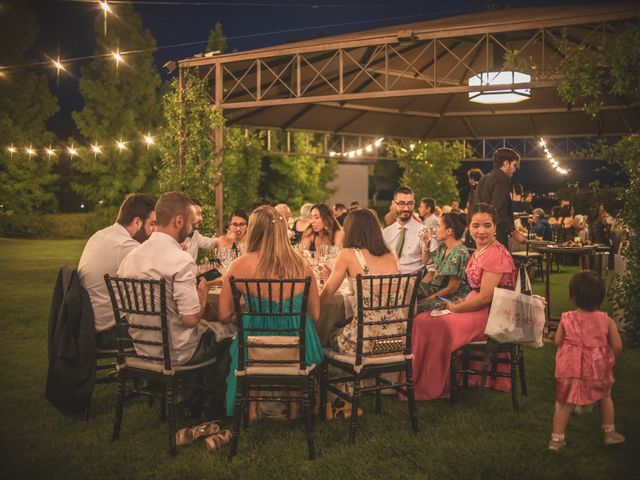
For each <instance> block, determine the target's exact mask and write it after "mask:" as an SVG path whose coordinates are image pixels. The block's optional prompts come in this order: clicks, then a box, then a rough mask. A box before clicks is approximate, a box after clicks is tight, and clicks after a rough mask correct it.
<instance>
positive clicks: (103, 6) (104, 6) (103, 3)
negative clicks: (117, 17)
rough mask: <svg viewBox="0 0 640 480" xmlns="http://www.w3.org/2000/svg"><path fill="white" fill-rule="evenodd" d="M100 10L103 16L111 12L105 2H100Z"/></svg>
mask: <svg viewBox="0 0 640 480" xmlns="http://www.w3.org/2000/svg"><path fill="white" fill-rule="evenodd" d="M100 8H101V9H102V10H103V11H104V14H105V15H106V14H107V13H109V12H110V11H111V8H110V7H109V3H108V2H106V1H104V2H100Z"/></svg>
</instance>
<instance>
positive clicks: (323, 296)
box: [320, 250, 351, 303]
mask: <svg viewBox="0 0 640 480" xmlns="http://www.w3.org/2000/svg"><path fill="white" fill-rule="evenodd" d="M350 254H351V253H350V252H349V251H348V250H342V251H341V252H340V253H339V254H338V258H336V263H335V266H334V267H333V270H331V274H330V275H329V278H328V279H327V281H326V282H324V287H323V289H322V292H320V303H324V302H326V301H327V300H328V299H329V298H331V297H332V296H333V295H334V294H335V293H336V292H337V291H338V288H340V285H342V282H343V280H344V277H345V275H346V274H347V270H348V268H349V265H348V264H349V262H348V258H347V256H348V255H350ZM324 268H325V269H327V270H328V267H327V266H326V265H325V267H324Z"/></svg>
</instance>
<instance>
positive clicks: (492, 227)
mask: <svg viewBox="0 0 640 480" xmlns="http://www.w3.org/2000/svg"><path fill="white" fill-rule="evenodd" d="M469 232H470V234H471V237H472V238H473V239H474V240H475V242H476V246H477V250H476V251H475V252H474V253H473V255H471V258H470V259H469V263H468V264H467V268H466V270H465V273H466V274H467V279H468V280H469V285H470V286H471V288H472V289H473V290H472V291H471V292H470V293H469V295H467V296H466V298H465V299H464V300H463V301H461V302H460V303H455V304H449V305H447V306H446V307H445V308H446V309H447V310H449V311H450V312H451V313H449V314H446V315H441V316H436V317H433V316H431V312H429V311H427V312H423V313H421V314H420V315H417V316H416V318H415V320H414V322H413V337H412V350H413V372H414V381H415V394H416V399H417V400H433V399H436V398H448V397H449V391H450V384H449V382H450V380H449V372H450V363H449V362H450V360H451V353H453V352H454V351H456V350H457V349H458V348H460V347H461V346H463V345H465V344H467V343H469V342H472V341H475V340H482V339H484V329H485V327H486V325H487V320H488V318H489V306H490V304H491V300H492V299H493V289H494V288H495V287H498V286H499V287H503V288H513V287H514V285H515V265H514V263H513V257H511V254H510V253H509V251H508V250H507V249H506V248H505V247H504V246H503V245H502V244H500V243H499V242H498V241H497V240H496V238H495V235H496V211H495V209H494V208H493V207H492V206H491V205H489V204H486V203H479V204H477V205H475V206H474V207H473V208H472V209H471V212H470V221H469ZM487 383H488V384H489V385H490V386H493V387H494V388H498V389H500V390H509V388H510V386H511V384H510V381H509V379H508V378H498V379H496V380H495V383H493V384H491V381H490V380H488V382H487Z"/></svg>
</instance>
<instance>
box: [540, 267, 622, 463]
mask: <svg viewBox="0 0 640 480" xmlns="http://www.w3.org/2000/svg"><path fill="white" fill-rule="evenodd" d="M569 294H570V296H571V301H572V302H573V304H574V305H575V306H576V307H578V308H577V310H574V311H572V312H565V313H563V314H562V317H561V319H560V326H559V327H558V331H557V332H556V336H555V343H556V345H558V350H557V352H556V371H555V377H556V408H555V413H554V415H553V433H552V434H551V440H550V441H549V449H550V450H560V449H561V448H563V447H564V446H565V445H566V442H565V436H564V432H565V428H566V426H567V423H568V421H569V416H570V414H571V411H572V410H573V409H574V407H575V406H578V405H591V404H593V403H596V402H600V412H601V415H602V429H603V431H604V443H605V444H607V445H611V444H616V443H622V442H624V441H625V438H624V437H623V436H622V435H621V434H619V433H618V432H616V430H615V426H614V411H613V400H612V399H611V387H612V386H613V383H614V379H613V366H614V364H615V357H616V355H618V354H619V353H620V351H621V350H622V340H621V339H620V334H619V333H618V329H617V328H616V324H615V322H614V321H613V320H612V319H611V318H609V316H608V315H607V314H606V313H604V312H601V311H598V310H597V309H598V307H599V306H600V304H601V303H602V300H604V295H605V290H604V285H603V283H602V280H601V279H600V277H599V276H598V275H596V274H595V273H593V272H590V271H584V272H579V273H576V274H575V275H574V276H573V277H572V278H571V282H570V284H569Z"/></svg>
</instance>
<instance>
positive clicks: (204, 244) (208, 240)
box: [198, 234, 218, 250]
mask: <svg viewBox="0 0 640 480" xmlns="http://www.w3.org/2000/svg"><path fill="white" fill-rule="evenodd" d="M217 246H218V237H205V236H204V235H200V234H198V248H204V249H207V250H213V249H214V248H216V247H217Z"/></svg>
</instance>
